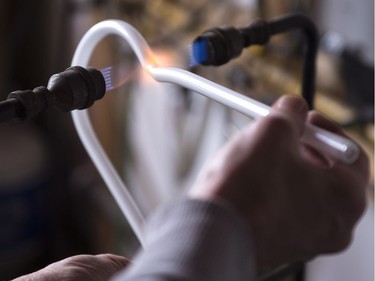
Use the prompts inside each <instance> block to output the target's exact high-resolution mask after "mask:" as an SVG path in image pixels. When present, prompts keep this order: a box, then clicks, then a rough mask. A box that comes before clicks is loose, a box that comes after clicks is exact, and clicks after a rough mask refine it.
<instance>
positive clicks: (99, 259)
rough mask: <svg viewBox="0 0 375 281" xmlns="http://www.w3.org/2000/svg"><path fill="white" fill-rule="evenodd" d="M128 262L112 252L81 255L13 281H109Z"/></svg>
mask: <svg viewBox="0 0 375 281" xmlns="http://www.w3.org/2000/svg"><path fill="white" fill-rule="evenodd" d="M128 263H129V261H128V260H127V259H126V258H124V257H120V256H116V255H112V254H103V255H96V256H91V255H79V256H73V257H69V258H66V259H64V260H61V261H58V262H55V263H53V264H50V265H49V266H47V267H45V268H43V269H41V270H39V271H37V272H34V273H31V274H28V275H24V276H21V277H19V278H17V279H14V280H13V281H34V280H35V281H59V280H63V281H86V280H87V281H108V280H109V279H110V278H111V277H112V276H113V275H114V274H116V273H117V272H119V271H120V270H122V269H123V268H125V267H126V266H127V265H128Z"/></svg>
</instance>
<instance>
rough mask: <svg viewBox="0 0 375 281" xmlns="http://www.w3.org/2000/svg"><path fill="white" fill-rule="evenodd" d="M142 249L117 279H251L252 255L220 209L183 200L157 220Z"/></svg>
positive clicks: (240, 226)
mask: <svg viewBox="0 0 375 281" xmlns="http://www.w3.org/2000/svg"><path fill="white" fill-rule="evenodd" d="M146 232H147V237H146V246H145V250H143V251H142V252H140V253H139V254H138V255H137V257H136V258H135V259H134V262H133V264H132V265H131V266H130V267H129V268H128V269H127V270H126V271H124V272H122V273H120V274H119V275H118V276H117V278H115V280H116V281H120V280H194V281H197V280H198V281H199V280H205V281H210V280H215V281H216V280H222V281H226V280H228V281H232V280H253V279H254V276H255V273H254V261H253V255H254V251H253V249H252V246H251V241H250V234H249V231H248V229H247V228H246V226H245V224H244V223H243V222H242V220H241V219H240V218H239V217H238V216H237V214H235V213H233V212H232V211H231V210H230V208H227V207H224V206H222V205H221V204H217V203H212V202H211V203H209V202H205V201H197V200H185V201H182V202H179V203H178V204H176V205H175V206H172V207H169V208H168V209H166V210H164V211H163V212H161V213H159V214H158V215H156V216H155V217H154V218H153V219H152V221H151V222H150V224H149V228H148V231H146Z"/></svg>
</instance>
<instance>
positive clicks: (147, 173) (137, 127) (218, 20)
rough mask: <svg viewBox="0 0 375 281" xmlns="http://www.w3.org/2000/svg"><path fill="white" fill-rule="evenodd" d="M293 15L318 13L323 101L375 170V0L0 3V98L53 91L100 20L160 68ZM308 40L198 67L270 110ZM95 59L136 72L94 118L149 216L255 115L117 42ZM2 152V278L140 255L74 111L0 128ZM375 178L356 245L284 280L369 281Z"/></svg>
mask: <svg viewBox="0 0 375 281" xmlns="http://www.w3.org/2000/svg"><path fill="white" fill-rule="evenodd" d="M291 12H300V13H303V14H305V15H307V16H309V17H310V18H312V19H313V20H314V22H315V23H316V24H317V27H318V29H319V37H320V46H319V52H318V57H317V61H316V63H317V82H316V88H317V90H316V96H315V107H316V109H317V110H319V111H321V112H323V113H324V114H325V115H327V116H328V117H329V118H331V119H333V120H334V121H336V122H337V123H339V124H340V125H342V126H344V128H345V129H346V131H347V132H348V133H349V134H350V135H351V136H352V137H353V138H355V139H356V140H357V141H358V142H359V143H360V144H361V145H362V146H363V147H364V148H365V150H366V151H367V152H368V154H369V156H370V158H371V165H373V162H374V161H373V160H374V159H373V155H374V151H373V148H374V146H373V144H374V22H373V20H374V2H373V0H325V1H321V0H319V1H317V0H315V1H311V0H300V1H297V0H294V1H292V0H264V1H262V0H236V1H234V0H233V1H223V0H175V1H172V0H152V1H151V0H108V1H105V0H65V1H62V0H60V1H59V0H55V1H47V0H38V1H36V0H29V1H21V0H12V1H9V0H5V1H1V2H0V14H1V17H0V19H1V22H2V24H1V25H0V39H1V44H0V61H1V62H2V66H1V67H0V74H1V75H0V77H1V78H0V93H1V96H0V98H1V100H4V99H6V97H7V95H8V93H10V92H11V91H14V90H18V89H33V88H34V87H36V86H40V85H47V82H48V79H49V77H50V76H51V75H52V74H54V73H57V72H61V71H63V70H64V69H66V68H67V67H69V66H70V62H71V59H72V56H73V54H74V50H75V48H76V46H77V44H78V42H79V40H80V39H81V37H82V36H83V35H84V34H85V32H86V31H87V30H88V29H89V28H90V27H91V26H92V25H94V24H95V23H97V22H99V21H102V20H105V19H111V18H116V19H121V20H124V21H126V22H128V23H130V24H132V25H133V26H134V27H135V28H136V29H137V30H138V31H139V32H140V33H141V34H142V35H143V36H144V37H145V39H146V41H147V42H148V43H149V44H150V45H151V48H152V49H153V50H154V51H155V53H156V54H157V57H158V59H159V61H160V62H161V64H163V65H173V66H178V67H181V68H188V63H189V58H188V51H189V45H190V43H191V42H192V41H193V40H194V39H195V37H196V36H197V35H199V34H200V33H201V32H203V31H204V30H206V29H208V28H211V27H215V26H218V25H222V24H229V25H233V26H236V27H242V26H245V25H248V24H249V23H251V22H252V21H254V20H255V19H257V18H263V19H266V20H269V19H272V18H275V17H277V16H281V15H284V14H287V13H291ZM303 44H304V40H303V38H302V36H301V33H300V32H298V31H295V32H288V33H285V34H282V35H278V36H275V37H274V38H272V39H271V40H270V42H269V43H268V44H267V45H265V46H262V47H261V46H253V47H250V48H248V49H246V50H245V51H244V52H243V53H242V55H241V56H240V57H239V58H237V59H235V60H233V61H231V62H230V63H228V64H226V65H224V66H221V67H215V68H214V67H195V68H194V69H193V70H192V71H194V72H195V73H197V74H199V75H201V76H203V77H206V78H208V79H210V80H212V81H215V82H217V83H219V84H222V85H225V86H227V87H229V88H231V89H234V90H236V91H238V92H240V93H243V94H245V95H248V96H250V97H252V98H255V99H257V100H259V101H262V102H263V103H266V104H272V102H273V101H274V100H275V99H277V98H278V97H279V96H280V95H283V94H289V93H293V94H299V93H300V87H301V62H302V61H301V58H302V50H303V47H304V45H303ZM91 65H92V66H94V67H97V68H102V67H105V66H108V65H113V66H115V67H116V69H118V70H119V72H121V75H123V76H124V79H126V80H127V83H125V84H124V85H123V86H122V87H120V88H118V89H116V90H115V91H112V92H111V93H110V94H108V95H106V97H105V98H104V99H102V100H101V101H99V102H97V103H96V104H95V105H94V106H93V107H92V108H91V109H90V116H91V118H92V121H93V124H94V126H95V129H96V132H97V134H98V136H99V138H100V140H101V142H102V144H103V146H104V148H105V150H106V152H107V153H108V155H109V157H110V159H111V160H112V162H113V163H114V165H115V166H116V169H117V171H118V172H119V174H120V175H121V176H122V178H123V180H124V182H125V183H126V185H127V186H128V187H129V189H130V191H131V193H132V194H133V196H134V197H135V199H136V201H137V203H138V205H139V206H140V208H141V210H142V212H143V214H144V215H145V216H146V217H147V216H148V215H149V214H151V213H152V212H153V210H155V208H156V207H158V206H160V205H163V204H165V203H167V202H169V201H171V200H173V199H174V198H176V196H178V195H179V194H180V193H181V192H183V191H184V190H186V188H188V187H189V186H190V185H191V183H192V182H193V181H194V178H195V176H196V174H197V172H198V171H199V169H200V167H201V166H202V165H203V163H204V162H205V161H206V160H207V159H208V158H209V157H210V155H212V154H213V153H214V152H215V151H216V150H217V149H218V147H220V145H222V144H223V142H225V140H226V139H228V137H229V136H230V135H232V134H233V133H234V132H236V131H237V130H238V129H239V128H241V127H242V126H244V125H246V124H247V123H248V122H251V120H250V119H248V118H246V117H244V116H242V115H240V114H238V113H236V112H233V111H232V110H229V109H228V108H225V107H223V106H222V105H219V104H217V103H215V102H213V101H210V100H207V99H206V98H203V97H202V96H200V95H198V94H196V93H192V92H189V91H187V90H186V89H182V88H180V87H178V86H175V85H171V84H161V83H157V82H154V81H152V79H150V78H149V77H147V76H146V75H144V73H143V72H142V71H141V70H140V67H139V65H138V63H137V61H136V60H135V57H134V55H133V54H132V52H131V50H130V48H129V47H128V46H127V44H126V42H124V41H121V40H119V38H116V37H115V36H113V37H111V36H110V37H108V38H105V39H104V40H103V41H102V42H101V43H100V44H99V45H98V46H97V48H96V49H95V52H94V54H93V56H92V59H91ZM0 155H1V161H0V279H2V280H5V279H11V278H14V277H17V276H20V275H22V274H25V273H28V272H31V271H35V270H37V269H39V268H41V267H43V266H45V265H47V264H49V263H51V262H53V261H56V260H59V259H62V258H64V257H67V256H71V255H75V254H82V253H85V254H96V253H103V252H112V253H116V254H121V255H125V256H127V257H131V256H132V255H133V254H134V253H135V251H136V250H137V249H138V247H139V244H138V241H137V239H136V238H135V236H134V234H133V232H132V230H131V229H130V227H129V226H128V224H127V221H126V219H125V218H124V217H123V215H122V213H121V212H120V210H119V208H118V207H117V205H116V203H115V201H114V200H113V198H112V196H111V194H110V193H109V192H108V190H107V187H106V185H105V184H104V183H103V181H102V179H101V177H100V175H99V174H98V172H97V170H96V168H95V167H94V166H93V164H92V163H91V160H90V159H89V158H88V156H87V154H86V152H85V149H84V147H83V146H82V144H81V143H80V140H79V138H78V136H77V134H76V131H75V128H74V126H73V123H72V120H71V116H70V114H67V113H62V112H58V111H50V112H47V113H44V114H42V115H40V116H38V117H37V118H34V119H33V120H31V121H27V122H20V121H12V122H7V123H3V124H0ZM371 171H372V172H373V171H374V168H373V166H372V167H371ZM373 185H374V183H373V174H372V177H371V183H370V185H369V188H368V193H369V202H370V204H369V208H368V210H367V212H366V214H365V215H364V217H363V219H362V220H361V222H360V224H359V225H358V227H357V230H356V235H355V239H354V243H353V245H352V247H351V248H350V249H348V250H347V251H346V252H345V253H343V254H341V255H335V256H329V257H323V258H319V259H317V260H315V261H313V262H312V263H309V264H307V265H306V266H305V269H304V272H303V274H302V277H301V274H300V273H298V274H294V273H291V274H290V276H286V277H283V279H282V280H297V279H298V280H310V281H315V280H340V281H342V280H373V278H374V277H373V264H374V257H373V254H374V253H373V248H374V247H373V242H374V239H373V235H374V227H373ZM275 239H277V234H275ZM338 268H340V270H338ZM343 268H347V270H345V269H343ZM280 280H281V279H280Z"/></svg>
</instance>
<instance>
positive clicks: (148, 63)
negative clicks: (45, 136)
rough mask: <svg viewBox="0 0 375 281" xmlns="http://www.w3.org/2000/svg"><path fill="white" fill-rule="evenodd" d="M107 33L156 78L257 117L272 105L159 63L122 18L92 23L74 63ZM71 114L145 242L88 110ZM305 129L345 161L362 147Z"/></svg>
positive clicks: (307, 139) (308, 137)
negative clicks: (123, 41) (127, 48)
mask: <svg viewBox="0 0 375 281" xmlns="http://www.w3.org/2000/svg"><path fill="white" fill-rule="evenodd" d="M108 35H118V36H120V37H121V38H123V39H124V40H125V41H127V43H128V44H129V45H130V47H131V48H132V50H133V51H134V53H135V55H136V57H137V58H138V60H139V62H140V63H141V65H142V67H143V68H144V69H145V70H146V71H147V72H148V73H149V74H150V75H151V76H152V77H153V78H154V79H155V80H157V81H160V82H171V83H175V84H178V85H180V86H182V87H185V88H188V89H190V90H192V91H195V92H198V93H200V94H202V95H204V96H206V97H208V98H210V99H213V100H215V101H217V102H219V103H222V104H224V105H226V106H228V107H230V108H232V109H234V110H237V111H239V112H241V113H243V114H245V115H247V116H251V117H254V118H257V117H262V116H266V115H268V113H269V112H270V107H269V106H267V105H264V104H262V103H260V102H258V101H256V100H253V99H251V98H248V97H246V96H244V95H241V94H239V93H237V92H235V91H232V90H230V89H228V88H225V87H223V86H221V85H218V84H215V83H213V82H211V81H209V80H207V79H204V78H202V77H200V76H197V75H195V74H193V73H191V72H188V71H185V70H183V69H179V68H173V67H160V66H158V64H157V61H156V58H155V56H154V55H153V53H152V51H151V49H150V48H149V46H148V44H147V42H146V41H145V40H144V38H143V37H142V36H141V35H140V34H139V32H138V31H137V30H136V29H135V28H134V27H132V26H131V25H129V24H127V23H125V22H123V21H120V20H107V21H103V22H100V23H98V24H96V25H95V26H93V27H92V28H91V29H90V30H89V31H88V32H87V33H86V34H85V35H84V36H83V38H82V39H81V41H80V43H79V45H78V47H77V49H76V51H75V54H74V57H73V60H72V65H73V66H75V65H79V66H83V67H86V66H87V64H88V63H89V59H90V56H91V54H92V53H93V50H94V48H95V47H96V45H97V44H98V43H99V42H100V40H102V39H103V38H104V37H106V36H108ZM72 117H73V122H74V124H75V127H76V129H77V132H78V135H79V137H80V138H81V141H82V143H83V144H84V146H85V148H86V150H87V152H88V154H89V155H90V157H91V159H92V161H93V162H94V164H95V165H96V167H97V169H98V170H99V173H100V174H101V176H102V177H103V179H104V181H105V183H106V184H107V186H108V188H109V190H110V192H111V193H112V195H113V197H114V198H115V200H116V202H117V204H118V205H119V207H120V209H121V211H122V212H123V214H124V215H125V217H126V218H127V220H128V222H129V224H130V226H131V227H132V228H133V231H134V233H135V234H136V236H137V237H138V239H139V241H140V242H141V244H143V235H142V226H143V223H144V218H143V216H142V214H141V212H140V210H139V209H138V207H137V205H136V203H135V201H134V200H133V198H132V196H131V195H130V193H129V191H128V190H127V188H126V186H125V185H124V183H123V182H122V180H121V179H120V177H119V175H118V174H117V172H116V170H115V168H114V167H113V165H112V164H111V162H110V160H109V159H108V157H107V155H106V154H105V152H104V150H103V148H102V146H101V145H100V142H99V140H98V138H97V137H96V134H95V132H94V129H93V127H92V125H91V122H90V119H89V115H88V112H87V110H79V111H77V110H76V111H73V112H72ZM306 132H307V133H306V134H305V135H304V136H303V137H302V139H301V141H302V142H304V143H307V144H309V145H312V146H314V147H316V148H317V149H318V150H320V151H322V152H324V153H327V154H329V155H330V156H332V157H335V158H337V159H339V160H341V161H342V162H344V163H348V164H349V163H352V162H354V161H355V160H356V159H357V158H358V153H359V149H358V147H357V146H356V145H355V144H354V143H353V142H351V141H349V140H347V139H345V138H343V137H341V136H337V135H334V134H332V133H329V132H327V131H324V130H322V129H318V128H316V127H314V126H311V125H309V126H308V127H307V130H306Z"/></svg>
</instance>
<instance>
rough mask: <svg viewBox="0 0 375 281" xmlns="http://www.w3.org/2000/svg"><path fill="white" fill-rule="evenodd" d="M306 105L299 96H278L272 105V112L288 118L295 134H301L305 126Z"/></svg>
mask: <svg viewBox="0 0 375 281" xmlns="http://www.w3.org/2000/svg"><path fill="white" fill-rule="evenodd" d="M307 112H308V106H307V103H306V101H305V100H304V99H303V98H302V97H299V96H295V95H286V96H282V97H281V98H279V99H278V100H277V101H276V102H275V103H274V105H273V110H272V111H271V113H270V114H271V115H272V114H282V115H284V116H286V117H287V118H289V120H290V121H291V124H292V125H293V127H294V129H295V131H296V134H297V135H298V136H300V135H302V133H303V130H304V128H305V120H306V117H307Z"/></svg>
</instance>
